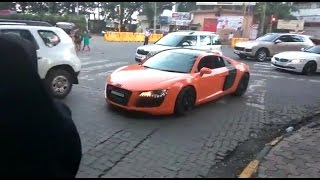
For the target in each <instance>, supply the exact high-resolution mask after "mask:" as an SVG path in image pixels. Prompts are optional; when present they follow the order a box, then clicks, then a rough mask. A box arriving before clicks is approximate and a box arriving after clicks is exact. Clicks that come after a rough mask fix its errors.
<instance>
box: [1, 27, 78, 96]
mask: <svg viewBox="0 0 320 180" xmlns="http://www.w3.org/2000/svg"><path fill="white" fill-rule="evenodd" d="M0 33H1V34H8V33H10V34H16V35H18V36H20V37H22V38H24V39H27V40H28V41H30V42H31V43H32V44H33V45H34V46H35V47H36V49H37V56H38V63H37V64H38V72H39V75H40V77H41V79H43V80H44V81H45V83H46V85H47V86H48V87H49V90H50V92H51V93H52V95H53V96H54V97H56V98H64V97H66V96H67V95H68V94H69V93H70V91H71V89H72V85H73V84H78V75H79V73H80V70H81V62H80V59H79V58H78V56H77V53H76V51H75V47H74V44H73V41H72V39H71V38H70V37H69V36H68V35H67V34H66V33H65V32H64V31H63V30H62V29H60V28H57V27H45V26H28V25H0Z"/></svg>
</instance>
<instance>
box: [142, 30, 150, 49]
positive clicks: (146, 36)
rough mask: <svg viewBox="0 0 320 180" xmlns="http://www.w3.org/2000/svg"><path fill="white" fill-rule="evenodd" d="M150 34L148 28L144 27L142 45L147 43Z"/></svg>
mask: <svg viewBox="0 0 320 180" xmlns="http://www.w3.org/2000/svg"><path fill="white" fill-rule="evenodd" d="M150 36H151V32H150V30H149V28H146V30H145V32H144V43H143V45H148V43H149V37H150Z"/></svg>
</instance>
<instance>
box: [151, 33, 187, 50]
mask: <svg viewBox="0 0 320 180" xmlns="http://www.w3.org/2000/svg"><path fill="white" fill-rule="evenodd" d="M185 37H186V36H185V35H177V34H168V35H166V36H164V37H163V38H161V39H160V40H159V41H158V42H156V43H155V44H157V45H163V46H173V47H176V46H178V45H180V44H181V41H182V40H184V39H185Z"/></svg>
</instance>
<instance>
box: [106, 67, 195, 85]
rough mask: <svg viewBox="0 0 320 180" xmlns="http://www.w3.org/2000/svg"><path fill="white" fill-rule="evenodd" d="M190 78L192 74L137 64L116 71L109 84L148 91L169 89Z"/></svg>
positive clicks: (109, 79)
mask: <svg viewBox="0 0 320 180" xmlns="http://www.w3.org/2000/svg"><path fill="white" fill-rule="evenodd" d="M188 77H191V76H190V74H184V73H172V72H166V71H160V70H155V69H150V68H145V67H143V66H141V65H138V64H137V65H130V66H126V67H122V68H119V69H118V70H116V71H114V72H113V73H112V74H111V75H110V76H109V78H108V81H107V83H108V84H113V85H120V86H121V87H122V88H124V89H128V90H131V91H148V90H159V89H163V88H168V87H169V86H170V85H171V84H173V83H175V82H177V81H179V80H181V79H185V78H188Z"/></svg>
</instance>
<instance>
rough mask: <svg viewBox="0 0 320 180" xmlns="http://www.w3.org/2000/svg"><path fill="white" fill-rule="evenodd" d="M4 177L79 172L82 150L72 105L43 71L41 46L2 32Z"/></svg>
mask: <svg viewBox="0 0 320 180" xmlns="http://www.w3.org/2000/svg"><path fill="white" fill-rule="evenodd" d="M0 56H1V58H0V59H1V60H0V143H1V148H0V154H1V155H2V158H1V163H0V164H1V165H0V177H75V176H76V173H77V171H78V168H79V164H80V160H81V156H82V152H81V141H80V137H79V134H78V131H77V129H76V126H75V124H74V122H73V121H72V118H71V111H70V109H69V108H68V107H67V106H66V105H64V104H63V103H61V102H57V101H54V100H53V99H52V98H51V97H50V95H49V93H48V91H47V90H46V88H45V87H44V85H43V83H42V81H41V79H40V77H39V75H38V73H37V63H36V62H37V57H36V50H35V48H32V46H31V43H30V42H28V41H27V40H24V39H22V38H20V37H19V36H16V35H0Z"/></svg>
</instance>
